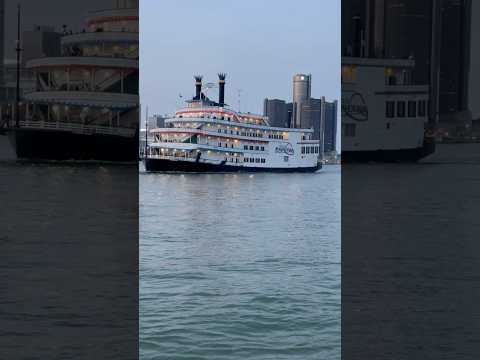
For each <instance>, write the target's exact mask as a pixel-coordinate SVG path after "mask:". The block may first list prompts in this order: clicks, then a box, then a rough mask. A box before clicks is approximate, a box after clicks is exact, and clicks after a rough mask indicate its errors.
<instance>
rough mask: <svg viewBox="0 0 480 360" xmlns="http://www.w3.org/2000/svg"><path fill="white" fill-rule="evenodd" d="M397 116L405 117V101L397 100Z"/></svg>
mask: <svg viewBox="0 0 480 360" xmlns="http://www.w3.org/2000/svg"><path fill="white" fill-rule="evenodd" d="M397 117H399V118H403V117H405V101H398V102H397Z"/></svg>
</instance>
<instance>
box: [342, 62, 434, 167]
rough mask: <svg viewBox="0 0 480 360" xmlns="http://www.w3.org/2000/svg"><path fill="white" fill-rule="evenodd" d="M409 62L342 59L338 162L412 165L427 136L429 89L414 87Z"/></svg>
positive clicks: (429, 145)
mask: <svg viewBox="0 0 480 360" xmlns="http://www.w3.org/2000/svg"><path fill="white" fill-rule="evenodd" d="M414 67H415V61H414V60H412V59H370V58H342V161H347V162H348V161H416V160H419V159H420V158H422V157H424V156H426V155H428V154H430V153H431V152H433V150H434V143H433V142H432V141H431V139H429V138H427V137H426V136H425V125H426V123H427V121H428V99H429V88H428V85H415V84H413V83H412V70H413V69H414Z"/></svg>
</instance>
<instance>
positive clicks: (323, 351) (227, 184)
mask: <svg viewBox="0 0 480 360" xmlns="http://www.w3.org/2000/svg"><path fill="white" fill-rule="evenodd" d="M140 354H141V358H142V359H162V358H164V359H247V358H248V359H262V360H263V359H339V358H340V167H338V166H327V167H326V168H325V169H324V170H323V171H322V172H321V173H318V174H255V175H250V174H192V175H174V174H141V176H140Z"/></svg>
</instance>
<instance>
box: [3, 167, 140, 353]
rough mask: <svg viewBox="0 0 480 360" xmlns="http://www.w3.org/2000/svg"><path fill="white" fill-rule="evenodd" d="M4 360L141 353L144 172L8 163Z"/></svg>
mask: <svg viewBox="0 0 480 360" xmlns="http://www.w3.org/2000/svg"><path fill="white" fill-rule="evenodd" d="M0 204H1V211H0V212H1V214H0V273H1V274H2V281H0V324H1V327H0V359H115V360H117V359H132V358H135V357H136V356H137V354H138V352H137V350H138V345H137V335H138V240H137V239H138V169H137V167H136V166H120V167H115V166H108V165H100V166H99V165H89V166H85V165H78V164H77V165H59V164H56V165H55V164H29V163H16V162H9V161H7V162H1V163H0Z"/></svg>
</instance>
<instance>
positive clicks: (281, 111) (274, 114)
mask: <svg viewBox="0 0 480 360" xmlns="http://www.w3.org/2000/svg"><path fill="white" fill-rule="evenodd" d="M263 115H264V116H268V121H269V123H270V125H271V126H275V127H288V111H287V104H286V102H285V101H284V100H279V99H265V100H264V101H263Z"/></svg>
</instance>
